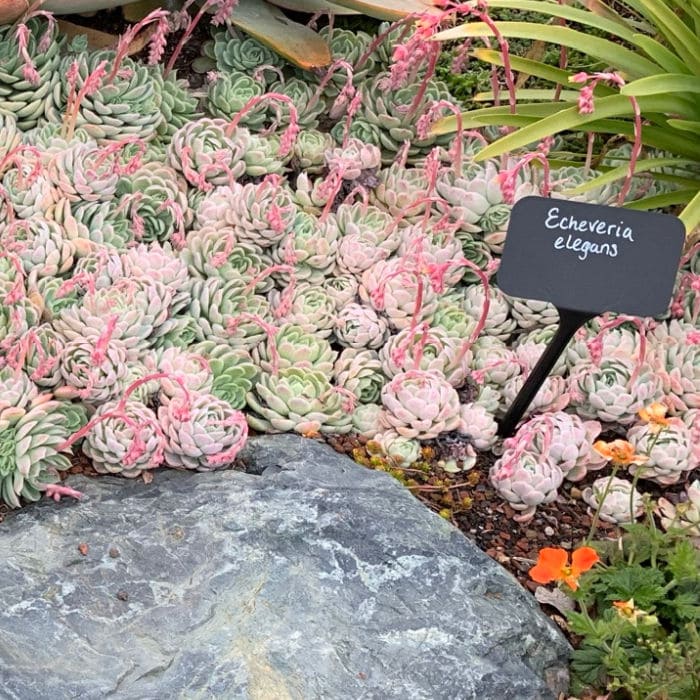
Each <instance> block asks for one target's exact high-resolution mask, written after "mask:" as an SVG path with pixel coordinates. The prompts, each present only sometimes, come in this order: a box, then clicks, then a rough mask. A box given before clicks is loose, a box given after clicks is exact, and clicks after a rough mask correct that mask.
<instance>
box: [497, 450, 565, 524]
mask: <svg viewBox="0 0 700 700" xmlns="http://www.w3.org/2000/svg"><path fill="white" fill-rule="evenodd" d="M489 476H490V479H491V484H492V486H493V487H494V488H495V489H496V491H497V492H498V494H499V495H500V496H502V497H503V498H505V500H506V501H508V503H509V505H510V507H511V508H513V510H516V511H518V514H517V515H516V516H515V517H514V519H515V520H517V521H518V522H528V521H529V520H531V519H532V517H533V516H534V514H535V510H537V506H539V505H541V504H544V503H551V502H552V501H553V500H554V499H556V497H557V489H558V488H559V487H560V486H561V484H562V482H563V481H564V474H563V473H562V471H561V469H560V468H559V467H558V466H557V465H556V464H555V463H554V462H553V461H552V460H551V459H550V458H549V457H548V456H547V455H543V454H539V453H535V452H530V451H523V450H519V449H518V448H511V449H507V450H506V451H505V452H504V453H503V455H502V456H501V457H500V458H499V459H498V460H496V463H495V464H494V465H493V467H491V471H490V472H489Z"/></svg>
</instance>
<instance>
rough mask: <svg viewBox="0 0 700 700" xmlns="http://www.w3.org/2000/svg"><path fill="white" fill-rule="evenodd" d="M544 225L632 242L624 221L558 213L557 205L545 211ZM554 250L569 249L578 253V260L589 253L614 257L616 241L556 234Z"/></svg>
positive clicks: (630, 230)
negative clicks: (600, 240) (609, 220)
mask: <svg viewBox="0 0 700 700" xmlns="http://www.w3.org/2000/svg"><path fill="white" fill-rule="evenodd" d="M544 225H545V227H546V228H548V229H559V230H560V231H575V232H577V233H594V234H597V235H599V236H606V237H608V238H613V239H622V240H625V241H629V242H630V243H634V238H633V236H632V229H631V228H630V227H629V226H626V225H625V222H624V221H620V222H619V223H617V224H615V223H609V222H608V221H603V220H602V219H592V220H591V219H577V218H576V217H575V216H574V215H573V214H569V215H566V214H565V215H563V216H562V215H560V213H559V207H552V208H551V209H550V210H549V211H548V212H547V218H546V219H545V222H544ZM554 248H555V249H556V250H571V251H573V252H575V253H578V259H579V260H586V258H588V256H589V255H607V256H609V257H611V258H616V257H617V253H618V247H617V243H611V242H609V241H606V242H600V243H599V242H594V241H587V240H585V239H583V238H579V237H576V236H573V235H572V234H571V233H569V234H568V235H567V236H566V237H565V236H558V237H557V238H556V239H555V241H554Z"/></svg>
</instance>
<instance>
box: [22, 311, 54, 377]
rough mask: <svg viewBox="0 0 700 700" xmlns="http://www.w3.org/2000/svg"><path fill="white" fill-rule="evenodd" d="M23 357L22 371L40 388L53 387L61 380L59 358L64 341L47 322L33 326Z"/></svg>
mask: <svg viewBox="0 0 700 700" xmlns="http://www.w3.org/2000/svg"><path fill="white" fill-rule="evenodd" d="M30 333H31V337H30V339H29V342H28V343H27V351H26V355H25V357H24V371H25V372H26V373H27V375H28V376H29V377H30V378H31V380H32V381H33V382H34V383H35V384H36V385H37V386H39V387H41V388H42V389H53V388H54V387H55V386H56V385H57V384H58V383H59V382H60V381H61V372H60V365H59V362H60V359H61V356H62V355H63V348H64V343H63V340H62V339H61V337H60V336H59V335H58V333H56V331H55V330H54V329H53V328H52V327H51V325H50V324H48V323H42V324H41V325H40V326H37V327H36V328H33V329H32V330H31V331H30Z"/></svg>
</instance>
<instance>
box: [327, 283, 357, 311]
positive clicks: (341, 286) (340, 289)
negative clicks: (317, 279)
mask: <svg viewBox="0 0 700 700" xmlns="http://www.w3.org/2000/svg"><path fill="white" fill-rule="evenodd" d="M359 286H360V283H359V282H358V281H357V278H355V277H354V276H352V275H334V276H333V277H328V278H327V279H325V280H323V288H324V289H325V290H326V292H328V296H330V297H331V298H332V299H333V301H335V308H336V309H337V310H338V311H340V309H342V308H343V307H344V306H347V305H348V304H350V303H353V302H354V301H355V299H357V290H358V288H359Z"/></svg>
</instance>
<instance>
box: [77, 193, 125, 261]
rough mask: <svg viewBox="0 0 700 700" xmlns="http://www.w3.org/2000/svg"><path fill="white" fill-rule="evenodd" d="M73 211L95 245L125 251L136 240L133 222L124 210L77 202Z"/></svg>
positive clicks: (95, 203)
mask: <svg viewBox="0 0 700 700" xmlns="http://www.w3.org/2000/svg"><path fill="white" fill-rule="evenodd" d="M71 210H72V213H73V216H74V217H75V220H76V221H77V222H78V224H81V225H82V226H84V227H85V236H86V237H87V238H88V239H89V240H91V241H92V242H93V243H97V244H98V245H101V246H108V247H109V248H116V249H118V250H123V249H124V248H126V247H127V246H128V245H129V243H131V242H132V241H133V240H134V233H133V230H132V225H131V222H130V221H129V219H128V218H127V215H126V212H125V210H124V209H123V208H121V209H120V208H119V207H117V206H114V205H113V204H111V203H109V204H105V203H104V202H77V203H76V204H75V205H73V206H72V207H71Z"/></svg>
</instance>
